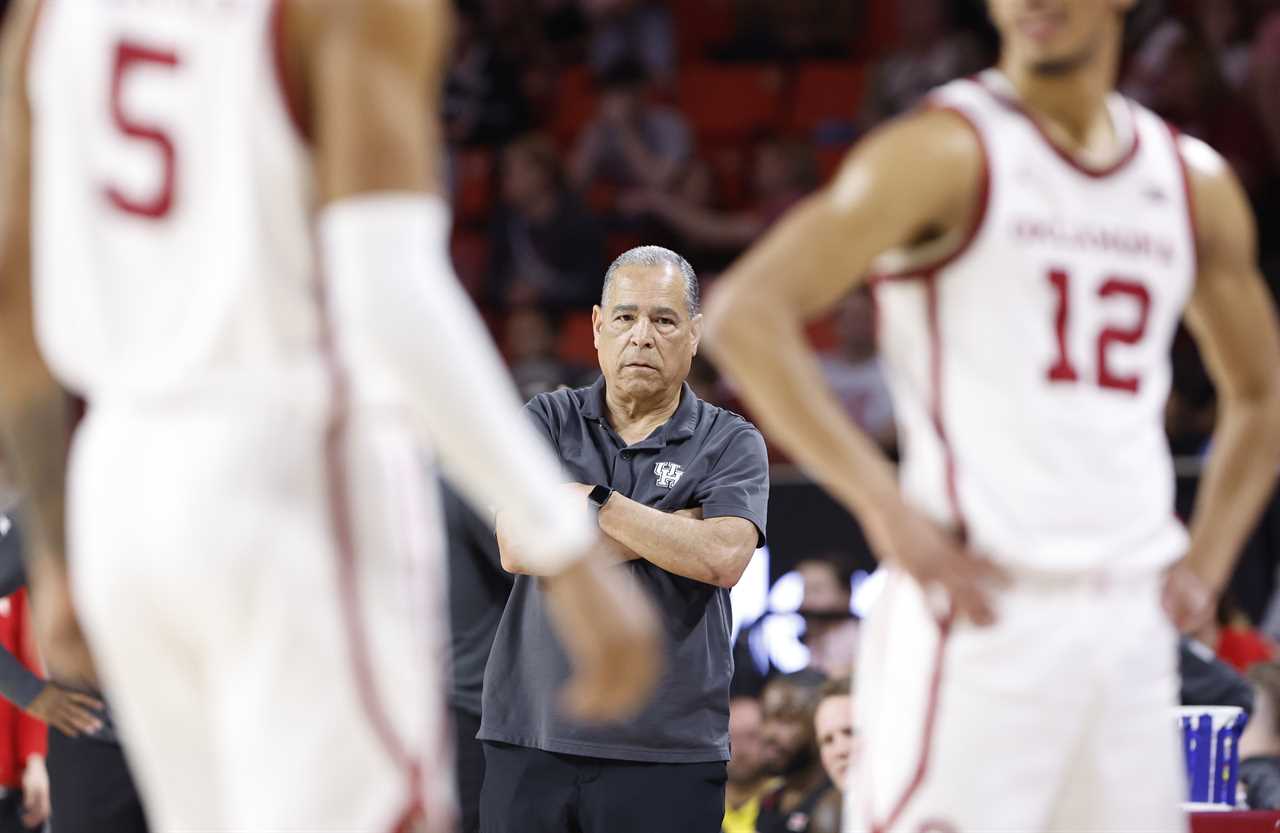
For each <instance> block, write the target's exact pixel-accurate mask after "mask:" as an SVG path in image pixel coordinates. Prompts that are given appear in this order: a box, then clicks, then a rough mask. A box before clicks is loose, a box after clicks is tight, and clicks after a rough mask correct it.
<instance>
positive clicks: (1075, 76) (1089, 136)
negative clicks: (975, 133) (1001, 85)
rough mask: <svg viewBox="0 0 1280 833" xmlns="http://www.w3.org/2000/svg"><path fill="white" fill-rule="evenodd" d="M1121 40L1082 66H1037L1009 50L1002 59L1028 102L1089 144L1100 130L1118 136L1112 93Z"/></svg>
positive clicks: (1070, 136) (1068, 137)
mask: <svg viewBox="0 0 1280 833" xmlns="http://www.w3.org/2000/svg"><path fill="white" fill-rule="evenodd" d="M1119 63H1120V42H1119V38H1118V37H1117V38H1114V39H1113V40H1112V42H1109V43H1107V44H1105V45H1103V46H1101V47H1099V50H1098V53H1097V54H1096V55H1093V56H1092V57H1090V58H1088V59H1086V60H1085V61H1084V62H1082V63H1081V64H1080V65H1079V66H1078V67H1075V68H1073V69H1072V70H1070V71H1069V72H1063V73H1061V74H1049V73H1043V72H1037V71H1036V70H1035V69H1034V68H1033V67H1032V66H1031V65H1030V64H1029V63H1028V62H1027V61H1023V60H1017V59H1016V58H1014V57H1012V56H1009V55H1005V56H1004V57H1003V58H1002V59H1001V61H1000V65H999V69H1000V72H1002V73H1003V74H1004V76H1005V78H1007V79H1008V80H1009V83H1010V84H1011V85H1012V86H1013V89H1014V92H1015V93H1016V94H1017V96H1018V100H1019V101H1020V102H1021V104H1022V106H1023V107H1024V108H1025V109H1026V110H1028V111H1029V112H1030V113H1031V114H1032V115H1033V116H1034V117H1035V118H1036V119H1037V120H1038V121H1040V122H1041V124H1042V125H1043V126H1044V127H1045V128H1046V129H1047V130H1049V131H1050V132H1051V133H1053V134H1055V138H1058V139H1060V140H1062V141H1063V142H1064V143H1065V144H1067V145H1068V146H1071V147H1076V148H1081V149H1087V148H1089V147H1090V146H1091V145H1093V144H1094V143H1095V142H1096V140H1097V136H1098V132H1099V130H1101V131H1102V132H1103V133H1104V134H1110V136H1111V138H1113V139H1114V138H1116V137H1115V132H1114V125H1112V124H1111V120H1110V115H1109V112H1108V110H1107V96H1108V95H1110V93H1111V92H1112V90H1114V89H1115V80H1116V73H1117V71H1118V69H1119Z"/></svg>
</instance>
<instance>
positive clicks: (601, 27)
mask: <svg viewBox="0 0 1280 833" xmlns="http://www.w3.org/2000/svg"><path fill="white" fill-rule="evenodd" d="M581 3H582V8H583V11H584V12H586V15H587V18H588V19H589V20H590V21H591V40H590V42H589V44H588V46H587V61H588V63H589V64H590V66H591V70H592V71H593V72H594V73H595V74H596V75H597V76H601V75H604V74H606V73H608V72H610V71H611V70H613V69H614V68H615V67H617V66H619V65H621V64H627V63H632V64H638V65H640V66H642V67H644V70H645V72H646V73H647V74H648V76H649V77H650V78H652V79H653V81H654V82H655V83H656V84H657V85H659V86H663V87H666V86H669V85H670V84H671V82H672V80H673V78H674V76H675V71H676V41H675V32H674V30H673V27H672V23H671V12H670V11H669V10H668V9H667V8H666V7H665V6H664V5H662V4H661V3H656V2H654V1H653V0H581Z"/></svg>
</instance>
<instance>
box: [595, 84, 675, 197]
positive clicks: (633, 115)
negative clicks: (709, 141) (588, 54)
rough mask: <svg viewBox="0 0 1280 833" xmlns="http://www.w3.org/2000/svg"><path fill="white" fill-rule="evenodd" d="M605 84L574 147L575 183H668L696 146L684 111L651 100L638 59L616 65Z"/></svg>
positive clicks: (633, 185) (645, 185)
mask: <svg viewBox="0 0 1280 833" xmlns="http://www.w3.org/2000/svg"><path fill="white" fill-rule="evenodd" d="M601 87H602V90H601V96H600V103H599V109H598V111H597V112H596V114H595V116H594V118H592V120H591V121H590V122H588V123H587V125H586V127H584V128H583V132H582V135H581V136H580V137H579V138H578V142H577V145H576V146H575V147H574V150H573V158H572V161H571V163H570V170H571V172H572V179H573V184H574V186H575V187H576V188H578V189H579V190H581V191H585V190H587V189H588V188H590V187H591V186H592V185H594V184H596V183H597V182H606V183H611V184H613V185H617V186H620V187H627V188H656V189H665V188H667V187H669V186H670V185H671V183H672V181H673V180H674V179H675V176H676V174H677V173H679V171H680V170H681V169H682V168H683V167H684V165H685V163H686V162H687V161H688V159H689V156H690V154H691V153H692V150H693V139H692V134H691V133H690V131H689V126H688V123H687V122H686V121H685V119H684V116H682V115H680V113H679V112H677V111H676V110H673V109H671V108H670V107H665V106H662V105H659V104H656V103H654V102H653V101H652V100H650V98H649V78H648V76H647V75H646V74H645V70H644V68H643V67H641V66H639V65H637V64H634V63H630V62H627V63H622V64H618V65H617V66H615V67H613V68H612V69H611V70H609V72H608V73H607V74H605V75H604V76H603V77H602V78H601Z"/></svg>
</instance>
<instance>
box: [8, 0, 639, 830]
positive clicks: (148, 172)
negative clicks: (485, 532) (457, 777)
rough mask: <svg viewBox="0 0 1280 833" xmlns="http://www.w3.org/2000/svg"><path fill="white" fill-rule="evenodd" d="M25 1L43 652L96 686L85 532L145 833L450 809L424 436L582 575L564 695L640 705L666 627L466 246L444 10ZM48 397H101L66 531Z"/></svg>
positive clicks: (567, 596)
mask: <svg viewBox="0 0 1280 833" xmlns="http://www.w3.org/2000/svg"><path fill="white" fill-rule="evenodd" d="M36 6H37V4H36V3H35V2H22V3H20V4H18V6H17V7H16V9H15V10H14V11H13V12H12V14H14V15H16V17H15V19H14V20H13V21H12V25H11V26H10V27H9V28H8V31H7V41H6V50H7V52H6V57H7V58H8V62H7V63H6V64H5V66H4V79H5V82H6V83H7V85H8V95H7V100H6V108H7V109H6V110H5V112H4V127H5V130H6V135H5V142H4V150H5V153H6V167H5V170H4V179H3V181H4V182H5V184H6V187H7V189H8V190H7V192H6V196H5V199H4V201H3V205H4V209H5V211H6V220H5V223H4V225H3V239H2V245H3V249H2V250H0V256H2V257H3V261H2V263H0V268H2V271H0V333H2V334H3V335H0V339H3V344H2V345H0V348H2V353H0V355H3V357H4V358H3V362H4V366H3V391H4V396H3V417H4V422H5V425H6V427H7V429H8V433H9V435H10V440H11V444H12V445H11V447H12V449H13V451H14V452H15V454H16V456H17V459H18V461H19V463H20V467H21V468H22V470H23V473H24V475H25V477H26V481H27V487H28V489H29V490H30V493H31V498H30V499H31V502H32V506H33V508H34V509H35V510H36V512H37V516H38V518H39V521H40V522H41V524H42V532H43V534H42V536H41V537H40V540H39V545H40V547H41V548H42V552H43V557H41V558H39V559H38V560H37V564H36V565H35V567H36V569H35V571H34V575H33V579H34V581H35V582H36V589H37V592H38V593H39V597H38V598H37V599H36V604H37V605H42V606H43V607H42V612H41V617H42V619H43V620H44V622H45V627H46V636H47V637H48V638H49V639H50V652H51V656H50V664H51V665H52V666H53V667H54V671H55V672H57V673H59V674H60V675H61V676H62V677H63V678H64V679H67V680H71V681H75V682H92V680H91V677H92V669H91V668H90V667H89V666H88V664H87V662H86V659H85V657H86V655H85V654H84V653H83V651H82V650H79V640H78V637H77V632H76V629H75V625H74V619H73V618H72V616H71V615H70V605H69V597H68V595H67V592H66V584H65V572H64V571H63V553H64V552H66V551H68V550H69V551H70V554H71V562H72V569H71V571H70V574H71V579H72V581H73V582H74V586H75V598H76V602H77V603H78V604H79V605H80V607H81V612H82V614H83V617H84V620H85V625H86V631H87V632H88V634H89V637H90V643H91V647H92V648H93V655H94V658H95V659H96V660H97V661H98V665H99V668H100V670H101V672H102V676H103V682H104V684H105V686H106V688H107V689H108V690H109V691H110V692H111V694H112V697H113V702H114V704H115V705H116V706H117V707H118V711H119V717H120V719H121V723H122V726H123V730H124V735H125V739H126V742H127V744H128V747H129V751H130V757H131V759H132V760H133V762H134V763H136V765H137V769H138V774H139V775H140V778H141V783H142V787H143V791H144V796H145V799H146V801H147V802H148V806H149V811H150V813H151V816H152V821H153V823H154V825H155V827H156V828H157V829H160V830H237V831H247V830H272V831H283V830H298V831H301V830H307V831H315V830H343V831H385V830H392V829H399V828H401V827H408V826H410V825H411V824H417V823H419V821H420V820H421V821H422V823H423V824H424V826H425V827H426V829H429V830H433V831H434V830H444V829H446V828H447V827H448V826H449V825H450V818H451V816H452V808H451V804H452V802H451V801H450V793H451V777H450V773H449V762H448V756H447V755H445V754H444V753H443V750H445V749H446V748H447V746H448V738H449V735H448V730H447V727H446V726H444V725H443V723H444V721H443V713H444V712H443V703H442V695H443V688H444V684H443V670H442V667H441V664H440V660H441V653H442V651H443V649H444V640H443V634H442V633H441V627H442V626H441V625H440V624H439V622H438V621H437V620H438V619H439V618H440V615H441V613H442V611H441V610H440V608H441V604H442V599H441V598H440V597H441V596H442V595H443V586H444V581H443V576H442V574H441V572H440V571H441V570H442V569H443V564H442V563H441V561H440V552H439V551H440V546H439V542H438V541H437V531H438V530H437V527H438V521H437V519H436V518H435V517H420V516H419V513H421V512H422V511H423V510H424V509H426V508H427V507H434V505H435V501H434V495H432V494H430V493H429V490H428V488H427V486H426V485H425V483H424V477H423V472H422V471H421V470H420V466H419V465H418V448H419V447H420V446H421V445H424V444H425V445H429V446H431V447H433V448H434V449H435V451H436V452H437V453H438V455H439V457H440V459H441V462H442V463H443V466H444V468H445V469H446V470H447V472H448V473H449V474H450V475H451V477H452V478H453V479H454V480H455V481H456V482H457V483H458V484H459V485H460V487H461V488H462V490H463V491H464V492H465V493H466V494H467V495H468V496H469V497H470V499H471V500H472V502H473V503H474V504H475V505H476V506H478V507H484V506H487V505H497V506H499V507H502V508H504V509H508V510H511V511H512V512H514V513H515V514H517V515H519V516H520V518H521V521H520V522H521V523H522V524H524V525H525V526H526V527H527V528H529V529H536V530H537V535H536V536H535V537H536V539H537V541H538V542H539V553H538V558H539V559H542V560H544V562H545V563H546V564H547V565H548V566H549V567H550V568H551V569H552V571H553V573H555V572H556V571H557V570H561V569H562V568H563V569H562V571H561V572H560V573H559V575H558V577H557V578H554V579H553V581H552V586H553V591H552V594H553V596H554V599H555V610H554V611H553V614H554V616H555V617H556V618H557V621H558V622H559V623H560V625H561V626H562V631H563V632H562V636H563V638H564V639H565V640H566V641H567V644H568V645H569V646H570V651H571V653H572V654H574V656H575V658H576V659H577V661H578V671H579V675H580V676H579V678H578V679H577V681H576V683H575V685H574V686H573V687H571V688H570V690H569V698H568V699H569V702H570V704H571V705H573V706H575V707H576V708H577V710H578V711H579V712H580V713H582V714H584V715H587V716H594V717H611V716H618V715H621V714H625V713H627V712H628V711H629V710H630V709H633V708H635V707H637V706H638V705H639V704H640V701H641V700H643V699H644V698H645V696H646V693H647V692H648V691H649V689H650V683H651V681H652V678H653V676H654V674H655V671H656V658H655V655H656V646H657V637H656V631H655V629H654V628H653V627H651V621H652V620H651V616H650V614H649V612H648V609H647V608H646V606H645V605H644V603H643V602H642V601H641V599H640V597H639V596H638V595H636V591H634V590H633V589H631V588H629V587H628V586H626V585H623V584H619V583H618V582H619V581H620V579H621V574H620V573H617V572H616V571H615V572H611V573H608V574H605V573H603V572H600V571H599V570H600V569H602V568H598V567H595V566H593V564H592V563H588V562H585V561H583V560H580V559H579V556H580V554H582V553H583V552H585V551H586V549H587V548H588V546H589V544H590V542H591V540H592V533H591V525H590V522H589V518H588V516H587V513H586V511H585V507H582V506H578V507H573V506H571V505H570V504H567V503H563V502H561V501H560V500H558V499H557V495H559V494H560V493H561V491H562V490H560V489H559V488H558V487H557V486H556V481H557V480H558V479H560V478H558V476H557V473H556V472H557V469H556V466H555V463H554V461H553V458H552V457H551V455H550V454H549V453H548V452H547V451H545V450H544V449H543V448H542V446H541V444H540V443H539V442H538V441H537V440H536V438H535V434H534V433H533V431H532V430H531V429H530V428H529V427H528V425H527V421H526V420H525V418H524V417H523V415H522V414H521V413H520V410H519V407H518V403H517V401H516V398H515V396H514V392H513V389H512V388H511V385H510V382H509V381H508V380H507V378H506V376H505V373H504V372H503V370H502V366H501V364H500V361H499V359H498V356H497V354H496V352H495V351H494V349H493V347H492V346H491V344H490V343H489V342H488V340H487V338H486V336H485V333H484V329H483V326H482V324H481V322H480V320H479V318H478V316H477V315H476V313H475V311H474V309H472V308H471V307H470V305H469V304H468V303H467V300H466V296H465V295H464V293H463V292H462V290H461V289H460V287H459V286H458V284H457V282H456V280H455V279H454V277H453V275H452V270H451V269H450V266H449V261H448V251H447V240H448V222H449V219H448V213H447V209H446V207H445V203H444V202H443V200H442V199H441V197H440V191H441V173H440V170H439V161H440V160H439V156H440V152H441V148H440V141H441V140H440V129H439V125H438V123H437V120H436V116H435V114H436V112H437V107H438V104H439V88H440V82H441V74H442V65H443V62H444V59H445V52H446V48H447V46H446V45H447V36H446V35H447V29H448V25H449V18H448V13H447V10H448V4H447V3H446V2H444V0H309V2H305V3H303V2H297V3H289V4H287V5H286V4H285V3H282V2H269V0H189V1H188V2H181V3H177V2H161V0H129V1H128V2H119V0H88V1H87V2H85V1H80V2H75V3H47V4H45V5H44V8H43V9H42V10H41V13H40V15H39V21H38V23H37V22H36V18H37V15H36ZM33 295H34V302H35V307H34V317H33V307H32V302H33ZM37 340H38V343H39V347H40V351H39V354H38V353H37ZM41 355H43V357H44V359H46V360H47V361H48V367H49V370H46V368H45V365H44V363H43V362H42V360H41ZM50 371H51V372H52V375H51V372H50ZM55 379H56V382H55ZM58 382H60V383H62V384H64V385H66V386H68V387H70V388H72V389H74V390H76V391H78V392H80V393H82V394H83V395H84V396H85V398H86V399H87V400H88V415H87V417H86V418H85V420H84V422H83V423H82V425H81V427H80V428H79V429H78V431H77V434H76V436H75V439H74V443H73V449H72V452H71V456H70V476H69V478H68V482H69V484H70V488H69V490H68V493H67V495H66V497H67V503H68V505H69V514H68V519H67V541H66V546H64V542H63V531H62V509H61V506H62V504H63V497H64V492H63V468H64V457H63V451H62V446H63V442H64V439H65V435H64V430H65V429H64V425H65V412H64V408H63V404H62V401H63V400H62V395H61V393H60V391H59V386H58V384H57V383H58ZM414 429H417V431H416V432H415V430H414ZM428 588H429V589H431V590H432V591H433V593H434V594H435V596H436V598H434V599H429V600H420V599H419V598H418V596H419V595H421V594H419V593H418V592H416V591H417V590H426V589H428ZM424 610H425V611H426V613H427V615H426V616H425V617H424V616H420V615H419V614H420V613H421V612H422V611H424Z"/></svg>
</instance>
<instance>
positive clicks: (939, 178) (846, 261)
mask: <svg viewBox="0 0 1280 833" xmlns="http://www.w3.org/2000/svg"><path fill="white" fill-rule="evenodd" d="M983 166H984V160H983V155H982V150H981V146H980V145H979V141H978V139H977V137H976V136H975V135H974V133H973V132H972V130H971V129H970V128H969V127H968V126H967V125H966V124H965V123H964V121H963V120H962V119H960V117H958V116H956V115H954V114H952V113H949V112H946V111H924V112H921V113H917V114H913V115H911V116H909V117H907V118H905V119H902V120H899V121H897V122H893V123H891V124H890V125H888V126H886V127H885V128H883V129H881V130H879V131H877V132H875V133H873V134H872V135H871V136H870V137H869V138H868V139H867V140H865V141H864V142H863V143H862V144H861V145H860V146H859V147H857V148H856V149H855V150H854V151H853V152H852V154H851V155H850V157H849V158H848V159H847V160H846V161H845V162H844V164H843V165H842V167H841V169H840V171H839V172H838V173H837V175H836V177H835V179H834V181H833V182H831V183H830V184H829V185H828V186H826V187H825V188H823V189H822V190H821V191H819V192H817V193H816V194H814V195H812V196H810V197H809V198H807V199H805V200H804V201H802V202H801V203H800V204H799V205H798V206H797V207H796V208H795V209H793V210H792V211H791V212H790V213H789V214H788V215H787V216H786V217H785V218H784V219H783V220H782V221H780V222H779V223H777V224H776V225H775V226H774V227H773V228H772V229H771V230H770V231H769V233H768V234H767V235H766V236H765V237H764V238H763V239H762V240H761V242H760V243H759V244H757V245H756V246H755V247H754V248H753V249H751V250H750V251H749V252H748V253H747V254H746V255H745V256H743V257H742V258H741V259H740V260H739V261H738V262H737V263H735V264H734V265H733V267H732V268H730V270H729V271H728V272H727V273H726V274H725V276H724V277H723V278H722V279H721V281H720V283H719V284H718V285H717V287H716V291H715V293H714V294H713V295H712V296H711V300H710V303H709V304H708V308H707V320H706V325H705V326H706V343H707V344H708V346H709V348H710V350H711V353H712V356H713V358H715V360H716V361H717V362H718V363H719V364H720V366H721V367H722V368H724V370H725V371H726V372H727V373H728V374H729V376H730V377H731V378H732V379H733V380H734V382H735V383H736V384H737V386H738V389H739V391H740V393H741V395H742V398H743V400H744V401H745V403H746V404H747V406H748V408H749V410H750V412H751V415H752V418H753V419H754V420H755V421H756V423H757V424H758V425H759V426H760V427H761V429H762V430H763V431H764V433H765V434H766V436H768V437H769V438H770V439H771V440H772V441H774V442H776V443H777V444H778V445H780V446H781V447H782V448H783V449H784V450H785V451H786V453H787V454H788V456H790V457H791V458H792V459H793V460H795V461H796V462H797V463H799V464H800V465H801V466H802V467H804V469H805V470H806V471H807V472H808V473H809V474H810V475H811V476H812V477H814V478H815V479H816V480H817V481H818V483H819V484H821V485H822V486H823V487H824V488H826V489H827V490H828V491H829V492H830V493H831V494H832V495H834V496H835V497H836V498H837V499H838V500H840V501H841V502H842V503H843V504H844V505H845V506H846V507H848V508H849V509H850V510H851V511H853V512H854V513H856V514H857V516H858V517H859V519H860V520H861V521H862V523H863V525H864V527H865V529H866V531H867V534H868V537H869V539H870V541H871V542H872V545H873V547H874V548H875V550H876V552H877V553H878V554H879V555H880V556H881V557H882V558H892V559H895V560H898V561H901V562H902V563H903V565H904V566H905V567H906V568H907V569H908V570H910V571H911V572H912V573H913V574H915V575H916V577H917V578H918V579H920V580H921V581H922V582H924V583H935V582H936V583H941V584H943V585H944V586H946V587H947V588H948V589H949V590H950V591H951V595H952V598H953V601H954V602H955V604H956V605H957V606H958V607H959V608H960V609H961V611H962V612H965V613H967V614H970V615H971V616H973V618H974V619H975V620H977V621H987V620H989V619H990V618H991V611H990V608H989V606H988V605H987V604H986V601H985V598H984V597H983V594H982V593H981V592H980V589H979V585H978V579H979V577H980V574H981V573H984V572H986V571H987V565H986V564H985V562H982V561H980V560H979V559H974V558H959V557H951V556H958V555H960V553H961V550H960V548H959V547H958V545H957V544H956V543H955V542H954V541H951V540H949V539H948V537H947V536H944V535H943V534H942V533H941V532H940V531H939V530H937V529H936V528H934V527H932V525H930V524H928V523H925V522H923V521H922V520H921V519H920V518H919V517H918V516H916V515H915V514H914V513H913V512H911V511H910V510H908V509H907V507H906V506H905V504H904V502H903V501H902V499H901V498H900V497H899V492H898V487H897V483H896V479H895V473H894V470H893V467H892V466H891V464H890V462H889V460H888V459H887V458H886V457H885V455H884V453H883V452H882V451H881V450H880V448H879V447H878V446H877V445H876V443H875V441H874V440H873V439H871V438H870V437H868V436H867V435H866V434H864V433H863V432H862V431H860V430H859V429H858V428H857V426H856V425H854V423H853V422H852V421H851V420H850V419H849V418H848V416H847V414H846V413H845V411H844V409H843V408H842V407H841V406H840V404H839V402H838V401H837V400H836V398H835V396H834V394H833V393H832V392H831V389H830V387H829V386H828V385H827V383H826V381H825V379H824V378H823V375H822V371H821V369H820V367H819V364H818V361H817V357H816V356H815V355H814V352H813V350H812V348H811V347H810V345H809V342H808V340H807V339H806V337H805V331H804V325H805V323H806V322H807V321H809V320H810V319H811V318H813V317H815V316H817V315H818V314H819V313H821V312H823V311H825V310H827V309H829V308H830V307H831V306H832V305H834V304H835V303H836V301H837V300H838V299H839V298H841V297H842V296H844V295H845V294H846V293H848V292H849V290H851V289H853V288H854V287H855V286H856V285H858V284H859V283H860V282H861V281H862V280H863V278H864V276H865V275H866V274H867V272H868V270H869V269H870V267H871V265H872V262H873V260H874V259H875V258H876V257H877V256H878V255H880V254H881V253H883V252H886V251H890V250H894V249H904V248H909V247H911V246H912V244H914V243H917V242H918V241H920V240H922V239H924V238H926V237H928V236H930V235H931V233H934V232H938V231H941V232H954V231H955V230H957V229H964V228H966V227H967V226H968V224H969V223H971V222H973V220H974V218H975V213H976V210H977V204H978V194H979V190H980V186H981V177H982V176H983V175H984V174H983Z"/></svg>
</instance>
